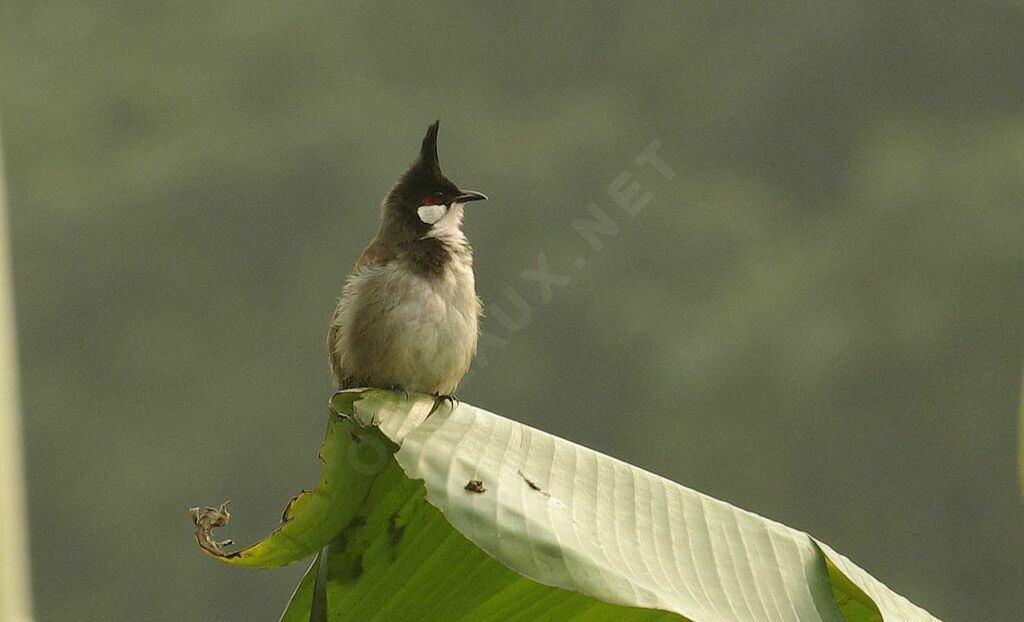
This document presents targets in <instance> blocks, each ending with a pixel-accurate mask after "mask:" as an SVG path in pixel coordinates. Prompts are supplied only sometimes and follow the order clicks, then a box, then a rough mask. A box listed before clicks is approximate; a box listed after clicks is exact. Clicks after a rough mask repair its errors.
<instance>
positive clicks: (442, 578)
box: [257, 390, 935, 622]
mask: <svg viewBox="0 0 1024 622" xmlns="http://www.w3.org/2000/svg"><path fill="white" fill-rule="evenodd" d="M332 410H333V411H334V412H336V413H338V414H340V415H341V416H342V417H348V418H349V419H350V420H351V422H352V425H353V427H352V428H351V430H349V432H351V433H346V434H345V436H348V437H349V438H350V440H351V439H357V440H351V442H350V444H348V445H341V444H339V445H338V448H340V449H342V450H343V451H344V452H354V453H352V454H351V456H345V455H343V454H341V453H335V452H330V455H329V456H328V454H325V461H326V465H325V472H326V471H328V470H332V471H333V470H334V465H332V464H331V460H339V461H341V462H343V463H344V464H345V465H347V466H346V467H345V468H348V469H350V470H351V471H353V472H354V473H355V475H353V474H349V475H348V476H347V478H346V479H345V481H346V482H352V481H354V480H358V482H359V483H358V485H355V486H354V487H353V488H352V490H351V491H350V493H351V494H352V495H353V497H355V498H357V499H358V502H357V503H356V502H354V501H352V500H351V499H350V500H348V502H347V506H349V507H351V506H353V505H355V506H356V507H355V510H354V511H352V512H346V513H345V514H343V515H342V516H344V517H346V520H345V522H344V524H342V525H340V527H339V528H338V529H336V530H333V532H332V529H329V528H326V527H324V526H322V525H321V526H319V527H318V530H319V531H318V533H320V534H321V537H318V538H316V540H317V541H321V540H322V534H323V533H327V532H332V536H333V537H332V539H331V542H330V545H329V547H328V548H327V550H326V553H325V555H323V556H321V557H318V564H324V563H325V564H326V584H325V586H324V595H325V597H326V600H327V611H328V617H329V619H331V620H381V621H392V620H437V621H442V620H444V621H449V620H467V621H470V620H472V621H478V620H481V621H487V620H494V621H499V620H500V621H505V620H512V621H515V620H522V621H524V622H525V621H527V620H540V621H548V620H550V621H556V620H587V621H589V620H595V621H596V620H609V621H611V620H625V621H630V620H638V621H639V620H693V621H700V622H703V621H709V622H715V621H726V620H728V621H736V620H749V621H756V622H763V621H775V620H778V621H783V620H786V621H789V620H799V621H801V622H803V621H815V620H825V621H830V622H831V621H834V622H844V621H845V622H868V621H872V622H873V621H879V620H908V621H918V620H920V621H926V620H935V618H933V617H932V616H930V615H929V614H928V613H927V612H926V611H924V610H922V609H920V608H918V607H916V606H915V605H913V604H911V603H910V602H909V601H907V600H906V599H905V598H903V597H901V596H899V595H897V594H895V593H894V592H892V591H891V590H889V588H887V587H886V586H885V585H883V584H882V583H881V582H879V581H877V580H876V579H874V578H872V577H871V576H870V575H868V574H867V573H866V572H864V571H863V570H862V569H860V568H859V567H857V566H856V565H855V564H853V563H852V562H850V560H848V559H847V558H845V557H843V556H842V555H839V554H838V553H836V552H835V551H833V550H832V549H831V548H829V547H828V546H827V545H825V544H823V543H820V542H818V541H816V540H815V539H813V538H812V537H811V536H809V535H807V534H806V533H803V532H800V531H797V530H794V529H791V528H789V527H786V526H784V525H782V524H780V523H777V522H774V521H771V520H768V519H765V518H762V517H760V516H757V515H755V514H753V513H751V512H747V511H744V510H741V509H738V508H736V507H734V506H731V505H729V504H727V503H724V502H722V501H718V500H716V499H713V498H711V497H708V496H706V495H703V494H701V493H698V492H696V491H693V490H690V489H688V488H686V487H684V486H681V485H679V484H676V483H674V482H671V481H669V480H666V479H664V478H661V477H658V476H657V475H654V474H652V473H649V472H646V471H644V470H642V469H639V468H637V467H634V466H632V465H629V464H626V463H624V462H621V461H619V460H615V459H614V458H610V457H608V456H605V455H602V454H600V453H598V452H595V451H593V450H590V449H587V448H585V447H581V446H579V445H576V444H574V443H571V442H569V441H566V440H563V439H560V438H557V437H555V436H552V435H550V434H547V433H544V432H541V431H539V430H536V429H533V428H530V427H528V426H524V425H522V424H519V423H516V422H514V421H511V420H508V419H505V418H503V417H500V416H498V415H495V414H493V413H490V412H487V411H485V410H481V409H479V408H475V407H473V406H470V405H468V404H458V405H457V407H455V408H452V407H451V405H447V404H441V405H437V404H436V403H435V401H434V399H433V398H432V397H429V396H419V395H413V396H405V395H404V394H402V393H391V392H385V391H379V390H363V391H349V392H342V393H339V394H337V395H336V396H335V398H334V399H333V400H332ZM334 425H336V426H337V425H340V423H335V424H334ZM338 430H340V428H339V429H337V430H334V431H333V433H334V434H337V433H338ZM352 433H354V436H353V434H352ZM331 435H332V433H331V432H329V433H328V440H327V441H325V445H326V444H327V443H330V442H331ZM353 456H354V457H353ZM342 470H344V469H342ZM321 483H324V479H323V478H322V479H321ZM326 483H327V484H328V485H331V484H332V480H331V479H328V481H327V482H326ZM339 493H340V491H339ZM313 494H316V492H315V491H314V493H313ZM337 494H338V493H336V494H335V495H334V498H337ZM302 507H303V508H305V507H309V508H310V509H311V510H314V511H315V510H318V509H319V506H313V505H309V506H305V505H304V506H302ZM298 508H299V506H297V505H296V506H294V507H293V513H292V523H290V524H295V521H298V520H299V514H298V513H297V512H298ZM280 531H281V530H278V532H275V534H273V535H272V536H271V537H270V538H268V540H267V541H264V543H261V544H265V545H266V546H268V547H270V548H273V546H276V544H270V541H271V540H273V539H274V538H275V537H276V536H278V533H279V532H280ZM257 546H259V545H257ZM317 568H318V566H317V564H314V567H311V569H310V571H309V572H308V573H307V575H306V577H305V578H304V579H303V581H302V583H301V584H300V586H299V588H298V589H297V590H296V593H295V595H294V596H293V598H292V601H291V602H290V603H289V606H288V608H287V610H286V611H285V613H284V615H283V617H282V620H286V621H288V622H295V621H297V620H302V621H305V620H309V619H310V616H309V611H310V605H311V603H312V602H313V598H314V591H315V587H316V586H315V580H314V579H315V575H316V573H317Z"/></svg>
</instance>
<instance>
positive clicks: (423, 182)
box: [383, 121, 487, 237]
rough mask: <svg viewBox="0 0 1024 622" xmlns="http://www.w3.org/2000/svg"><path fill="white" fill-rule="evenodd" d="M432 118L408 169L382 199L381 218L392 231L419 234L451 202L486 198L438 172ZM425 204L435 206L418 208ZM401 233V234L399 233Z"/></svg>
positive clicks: (436, 126)
mask: <svg viewBox="0 0 1024 622" xmlns="http://www.w3.org/2000/svg"><path fill="white" fill-rule="evenodd" d="M439 124H440V122H439V121H435V122H434V123H433V125H431V126H430V127H429V128H427V134H426V136H424V137H423V144H422V145H421V146H420V154H419V156H418V157H417V158H416V161H415V162H413V163H412V166H410V167H409V170H407V171H405V173H404V174H402V177H401V178H400V179H399V180H398V183H397V184H395V187H394V188H392V189H391V191H390V192H389V193H388V195H387V197H385V199H384V213H383V218H384V222H385V224H387V225H388V228H389V229H392V233H393V234H399V235H401V233H400V232H404V233H406V235H413V236H416V237H420V236H422V235H424V234H426V233H427V232H428V231H430V229H431V228H432V227H433V222H436V220H437V219H438V218H440V217H441V215H443V214H444V213H445V212H446V211H447V210H448V209H450V208H451V206H452V205H453V204H455V203H463V204H464V203H469V202H470V201H480V200H482V199H486V198H487V197H485V196H484V195H483V194H481V193H479V192H474V191H471V190H470V191H467V190H461V189H459V187H458V186H456V185H455V184H454V183H453V182H452V181H451V180H450V179H448V178H447V177H445V175H444V173H443V172H441V163H440V161H439V160H438V158H437V128H438V125H439ZM425 206H437V207H434V208H431V209H427V210H422V209H421V208H423V207H425ZM403 237H404V236H403Z"/></svg>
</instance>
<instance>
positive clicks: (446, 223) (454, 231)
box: [420, 203, 466, 240]
mask: <svg viewBox="0 0 1024 622" xmlns="http://www.w3.org/2000/svg"><path fill="white" fill-rule="evenodd" d="M430 207H433V206H430ZM420 209H421V210H422V209H423V208H420ZM462 210H463V204H462V203H452V204H451V206H450V207H449V208H448V210H447V211H445V213H444V215H443V216H441V217H440V218H439V219H437V220H435V221H434V223H433V224H432V225H431V226H430V230H429V231H427V234H426V235H425V236H423V237H427V238H442V239H447V240H465V239H466V236H465V234H463V233H462ZM421 217H422V214H421Z"/></svg>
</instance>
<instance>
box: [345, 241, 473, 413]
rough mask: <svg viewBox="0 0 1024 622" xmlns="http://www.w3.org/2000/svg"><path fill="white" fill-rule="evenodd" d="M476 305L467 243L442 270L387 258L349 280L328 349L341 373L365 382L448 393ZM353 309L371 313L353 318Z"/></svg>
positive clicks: (465, 352)
mask: <svg viewBox="0 0 1024 622" xmlns="http://www.w3.org/2000/svg"><path fill="white" fill-rule="evenodd" d="M480 309H481V307H480V300H479V299H478V298H477V295H476V286H475V282H474V278H473V264H472V257H471V255H470V254H469V252H468V250H467V252H464V253H455V254H454V255H453V259H452V261H450V262H449V263H448V265H447V266H446V268H445V269H444V271H443V273H442V274H441V275H433V276H422V275H420V274H418V273H417V272H415V271H413V270H410V269H409V268H408V267H406V266H403V265H402V264H401V263H400V262H398V261H393V262H390V263H388V264H387V265H384V266H376V267H373V268H370V269H367V270H365V271H363V272H361V273H357V274H355V275H353V277H352V278H351V279H350V281H349V283H348V285H346V288H345V293H344V294H343V295H342V300H341V304H339V307H338V312H337V314H336V315H335V318H334V323H335V325H336V326H338V330H337V332H336V334H337V336H338V338H337V341H336V342H335V343H333V344H332V350H333V351H334V353H335V356H336V357H337V358H338V360H339V362H340V367H341V368H343V369H344V370H345V373H346V374H347V375H350V376H353V377H355V378H359V379H360V382H363V383H366V384H367V385H369V386H377V387H385V388H387V387H393V386H400V387H403V388H405V389H407V390H409V391H419V392H423V393H439V394H443V395H450V394H451V393H453V392H454V391H455V388H456V387H457V386H458V383H459V381H460V380H461V379H462V376H463V375H465V373H466V371H467V370H468V369H469V365H470V362H471V361H472V359H473V356H474V354H475V353H476V344H477V337H478V324H479V317H480ZM357 313H363V314H367V313H369V314H370V315H369V316H367V317H366V319H365V321H362V322H360V321H356V319H355V318H356V316H357ZM354 326H356V327H362V328H361V331H362V332H361V333H360V334H358V335H356V334H353V330H354V329H353V327H354Z"/></svg>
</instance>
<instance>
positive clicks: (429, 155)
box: [418, 121, 441, 172]
mask: <svg viewBox="0 0 1024 622" xmlns="http://www.w3.org/2000/svg"><path fill="white" fill-rule="evenodd" d="M440 124H441V122H440V121H434V123H433V124H432V125H431V126H430V127H428V128H427V135H426V136H424V137H423V145H422V146H421V147H420V158H419V162H418V164H419V165H420V166H422V167H423V168H425V169H427V170H432V171H437V172H440V171H441V162H440V161H439V160H438V159H437V127H438V126H439V125H440Z"/></svg>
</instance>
